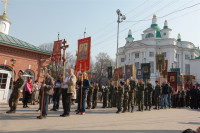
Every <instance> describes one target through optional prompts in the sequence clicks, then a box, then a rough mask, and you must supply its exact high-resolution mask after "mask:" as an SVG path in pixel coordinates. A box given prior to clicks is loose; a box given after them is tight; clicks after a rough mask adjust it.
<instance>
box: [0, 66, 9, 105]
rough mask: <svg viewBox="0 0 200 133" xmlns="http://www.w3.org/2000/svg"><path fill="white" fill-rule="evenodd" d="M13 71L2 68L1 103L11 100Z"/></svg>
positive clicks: (0, 78) (0, 70)
mask: <svg viewBox="0 0 200 133" xmlns="http://www.w3.org/2000/svg"><path fill="white" fill-rule="evenodd" d="M11 79H12V71H7V70H3V69H1V68H0V102H3V103H6V102H8V100H9V98H10V94H11V92H12V89H11V84H12V83H11V82H12V81H11Z"/></svg>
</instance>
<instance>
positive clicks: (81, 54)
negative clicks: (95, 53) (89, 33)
mask: <svg viewBox="0 0 200 133" xmlns="http://www.w3.org/2000/svg"><path fill="white" fill-rule="evenodd" d="M90 47H91V37H88V38H84V39H80V40H78V55H77V65H76V69H77V71H78V70H80V69H81V70H80V71H81V72H84V71H89V70H90Z"/></svg>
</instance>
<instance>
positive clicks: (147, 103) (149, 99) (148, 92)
mask: <svg viewBox="0 0 200 133" xmlns="http://www.w3.org/2000/svg"><path fill="white" fill-rule="evenodd" d="M152 92H153V86H152V84H151V83H150V80H149V79H148V80H147V87H146V88H145V97H144V101H145V106H146V109H145V110H148V108H147V107H148V106H149V111H150V110H151V106H152Z"/></svg>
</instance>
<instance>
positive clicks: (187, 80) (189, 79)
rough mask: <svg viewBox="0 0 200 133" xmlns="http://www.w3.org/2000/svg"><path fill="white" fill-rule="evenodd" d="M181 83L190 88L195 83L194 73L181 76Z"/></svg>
mask: <svg viewBox="0 0 200 133" xmlns="http://www.w3.org/2000/svg"><path fill="white" fill-rule="evenodd" d="M183 79H184V80H183V83H184V88H185V89H191V88H192V86H193V85H195V82H196V81H195V79H196V77H195V76H194V75H184V76H183Z"/></svg>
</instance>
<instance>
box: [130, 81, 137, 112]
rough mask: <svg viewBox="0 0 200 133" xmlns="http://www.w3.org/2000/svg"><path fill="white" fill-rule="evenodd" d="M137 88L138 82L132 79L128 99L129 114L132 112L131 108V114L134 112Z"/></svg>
mask: <svg viewBox="0 0 200 133" xmlns="http://www.w3.org/2000/svg"><path fill="white" fill-rule="evenodd" d="M135 88H136V82H135V80H133V78H132V77H131V80H130V91H129V99H128V112H130V107H131V112H133V110H134V104H135V103H134V99H135V90H136V89H135Z"/></svg>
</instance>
